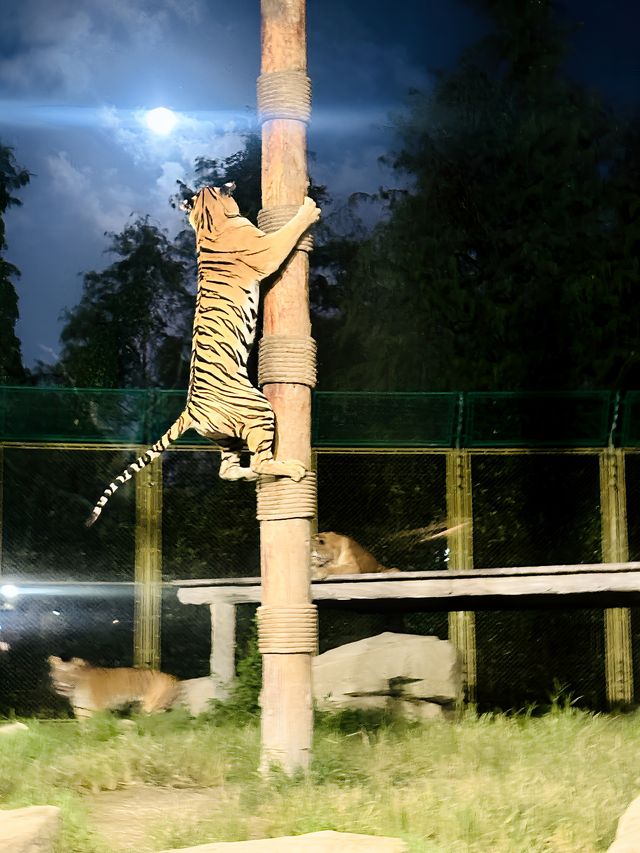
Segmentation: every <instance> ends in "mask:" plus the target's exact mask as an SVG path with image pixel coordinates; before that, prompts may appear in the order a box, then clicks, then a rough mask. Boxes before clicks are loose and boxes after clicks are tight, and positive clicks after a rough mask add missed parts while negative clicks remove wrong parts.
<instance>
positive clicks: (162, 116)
mask: <svg viewBox="0 0 640 853" xmlns="http://www.w3.org/2000/svg"><path fill="white" fill-rule="evenodd" d="M144 120H145V124H146V125H147V127H148V128H149V130H151V131H152V132H153V133H157V134H158V135H159V136H166V135H167V134H168V133H171V131H172V130H173V128H174V127H175V126H176V121H177V118H176V115H175V113H174V112H172V111H171V110H168V109H167V108H166V107H156V108H155V110H149V111H148V112H147V113H145V116H144Z"/></svg>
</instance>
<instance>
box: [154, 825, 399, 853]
mask: <svg viewBox="0 0 640 853" xmlns="http://www.w3.org/2000/svg"><path fill="white" fill-rule="evenodd" d="M178 851H179V853H236V851H237V853H243V851H246V853H406V851H407V845H406V844H405V843H404V841H401V840H400V839H399V838H387V837H382V836H378V835H354V834H353V833H351V832H333V831H332V830H328V831H325V832H311V833H308V834H307V835H287V836H283V837H281V838H265V839H260V840H259V841H216V842H214V843H213V844H199V845H198V846H197V847H180V848H176V849H174V850H162V851H160V853H178Z"/></svg>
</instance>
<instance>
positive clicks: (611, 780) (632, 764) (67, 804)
mask: <svg viewBox="0 0 640 853" xmlns="http://www.w3.org/2000/svg"><path fill="white" fill-rule="evenodd" d="M25 722H27V724H28V726H29V732H28V733H22V734H18V735H15V736H10V737H6V738H3V739H0V803H1V804H2V806H3V807H5V808H10V807H19V806H24V805H30V804H36V803H51V804H54V805H59V806H60V807H61V808H62V812H63V821H64V824H63V826H64V828H63V837H62V839H61V842H60V851H64V853H106V851H107V850H110V851H113V849H114V848H113V846H110V845H109V844H108V843H107V842H106V841H105V840H103V839H100V837H99V836H98V835H97V834H96V833H95V832H94V830H93V829H92V826H91V822H90V818H89V815H88V809H87V801H88V795H89V794H90V793H91V792H96V791H102V790H114V789H117V788H122V787H125V786H127V785H129V784H130V783H133V782H139V783H145V784H147V785H154V786H170V787H171V786H173V787H181V788H185V787H187V788H188V787H194V788H207V789H214V790H215V796H212V798H211V808H210V810H209V809H208V811H207V819H206V820H201V821H191V822H189V821H186V820H180V821H178V820H176V819H175V818H174V819H172V818H170V817H165V818H164V819H163V821H161V822H160V823H159V824H158V825H157V826H156V827H155V828H154V830H153V833H152V835H151V837H150V838H149V839H148V842H147V843H148V847H146V848H144V850H158V849H162V848H163V847H172V846H187V845H191V844H198V843H204V842H206V841H238V840H245V839H247V838H255V837H272V836H277V835H293V834H301V833H305V832H313V831H317V830H320V829H335V830H341V831H345V832H361V833H371V834H374V835H391V836H397V837H400V838H403V839H404V840H405V841H406V842H407V844H408V848H409V850H410V851H411V853H456V851H460V853H462V851H465V853H476V851H477V853H486V851H491V853H507V851H508V853H519V851H522V853H525V851H526V852H527V853H537V851H540V853H543V851H544V853H550V851H553V853H572V851H576V853H578V852H579V853H591V851H604V850H606V849H607V847H608V846H609V844H610V843H611V842H612V840H613V836H614V834H615V829H616V824H617V820H618V818H619V816H620V814H621V813H622V812H623V811H624V809H625V808H626V806H627V805H628V803H629V802H630V800H631V799H633V797H635V796H636V795H638V793H640V763H639V762H638V758H637V756H638V752H639V750H640V713H632V714H628V715H617V716H616V715H610V716H608V715H594V714H589V713H586V712H582V711H579V710H576V709H575V708H571V707H567V708H564V709H558V708H556V709H555V710H554V711H552V712H551V713H548V714H546V715H544V716H540V717H533V716H530V715H526V714H522V715H512V716H505V715H486V716H481V717H476V716H475V715H473V714H470V713H469V714H467V715H466V716H464V717H463V718H462V719H461V720H460V721H459V722H457V723H444V722H432V723H429V724H424V725H418V724H415V725H409V724H403V723H400V722H393V721H388V720H386V721H385V720H381V719H372V718H367V717H364V716H362V715H361V716H358V715H353V714H351V715H343V716H341V717H322V718H320V720H319V721H318V725H317V727H316V737H315V745H314V758H313V763H312V767H311V770H310V772H309V773H308V774H306V775H303V776H300V778H297V779H294V780H290V779H287V778H286V777H284V776H282V775H279V774H277V773H276V774H273V775H272V776H270V777H269V778H267V779H264V778H262V777H261V776H260V775H259V774H258V773H257V772H256V767H257V765H258V761H259V752H260V742H259V740H260V735H259V724H258V722H257V721H256V720H255V718H251V717H245V718H244V719H242V720H238V719H233V718H232V717H231V716H229V715H228V714H220V713H218V714H213V715H210V716H209V717H201V718H199V719H197V720H195V721H192V720H189V719H188V718H186V717H183V716H181V715H180V714H177V713H175V712H172V713H170V714H166V715H162V716H157V717H151V718H147V719H145V718H136V719H135V725H134V726H133V727H131V728H128V729H124V730H123V729H122V727H121V725H120V724H119V722H118V721H117V720H116V719H114V718H109V717H102V718H96V719H95V720H93V721H91V722H90V723H89V724H88V725H86V726H80V725H78V724H77V723H75V722H67V723H62V722H57V723H56V722H38V721H37V720H27V721H25ZM134 819H135V818H134V817H132V821H133V820H134ZM136 850H137V851H139V853H143V848H142V847H139V846H138V847H136Z"/></svg>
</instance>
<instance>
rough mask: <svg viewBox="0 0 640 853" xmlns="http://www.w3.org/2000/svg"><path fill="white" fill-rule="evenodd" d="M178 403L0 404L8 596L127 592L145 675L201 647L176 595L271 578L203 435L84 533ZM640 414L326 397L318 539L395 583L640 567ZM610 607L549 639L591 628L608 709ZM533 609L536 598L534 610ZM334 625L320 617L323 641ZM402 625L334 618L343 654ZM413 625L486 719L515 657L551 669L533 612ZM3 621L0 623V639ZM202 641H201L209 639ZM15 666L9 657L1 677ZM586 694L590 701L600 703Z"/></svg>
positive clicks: (613, 638)
mask: <svg viewBox="0 0 640 853" xmlns="http://www.w3.org/2000/svg"><path fill="white" fill-rule="evenodd" d="M183 403H184V393H183V392H167V391H160V390H148V391H143V390H135V389H134V390H91V389H85V390H81V389H66V388H55V389H52V388H24V387H19V388H16V387H2V388H0V571H1V572H2V575H3V579H2V583H7V582H8V581H18V582H19V581H30V582H35V581H41V582H43V583H44V582H45V581H55V580H56V579H57V580H62V579H65V580H75V581H79V582H87V581H88V580H89V579H93V580H96V581H103V582H105V581H116V580H118V581H123V582H131V581H133V582H134V583H133V586H132V589H133V590H134V592H135V595H134V600H133V607H132V617H131V618H132V621H133V624H132V635H133V636H132V638H131V655H132V660H133V661H134V662H135V663H136V664H137V665H143V666H148V665H158V664H159V662H160V660H161V651H162V659H163V660H164V661H171V663H173V662H174V661H175V659H176V656H177V655H178V649H179V650H180V654H181V655H184V654H186V652H185V647H183V646H181V645H180V644H179V641H177V640H176V639H175V637H176V636H177V634H176V631H177V626H178V624H180V625H182V627H183V628H185V626H186V629H187V630H189V629H190V625H191V622H192V621H193V616H181V615H179V614H178V612H177V611H175V610H174V611H171V608H170V607H169V605H168V604H167V598H166V595H167V586H166V582H171V581H182V580H185V581H186V580H189V579H191V580H192V579H194V578H203V577H216V576H218V577H234V576H235V577H244V576H246V575H251V574H257V572H258V563H257V553H258V545H257V531H256V530H255V528H256V525H255V493H254V492H253V490H251V489H247V488H246V486H245V489H244V491H243V490H242V489H241V488H238V489H235V488H234V486H235V484H231V485H229V484H220V483H218V481H217V480H216V478H215V471H214V460H215V459H216V455H215V454H212V451H211V448H210V446H209V445H208V444H207V443H206V442H205V441H204V440H202V439H200V438H199V437H198V436H196V435H191V434H187V437H186V438H182V439H181V440H180V441H179V442H178V443H177V444H176V446H175V447H174V448H173V449H172V450H170V451H169V452H168V453H166V454H165V456H164V458H163V459H160V460H157V461H156V462H155V463H154V465H153V466H150V467H149V468H147V469H146V470H145V472H143V475H142V476H141V475H138V477H137V478H136V483H135V488H132V486H131V484H130V485H129V486H128V487H124V488H123V489H122V490H121V491H120V492H119V493H118V494H117V495H116V497H114V499H113V500H112V501H111V502H110V505H109V507H108V509H107V510H106V511H105V513H104V516H103V518H101V520H100V524H99V525H96V526H95V528H94V529H92V530H91V531H85V530H84V528H83V527H82V521H83V519H84V517H85V515H86V514H88V510H89V509H90V507H91V506H92V504H93V502H94V500H95V498H96V497H97V495H98V494H100V492H101V491H102V488H103V487H104V484H105V483H107V482H110V481H111V480H112V479H113V477H114V475H115V474H117V473H119V471H120V470H121V469H122V468H124V466H125V465H126V464H128V463H129V462H130V461H131V460H132V458H134V457H135V456H136V455H137V454H138V453H139V450H140V448H141V447H147V446H148V445H150V444H151V443H152V442H153V441H155V440H156V439H157V437H158V436H159V435H160V434H161V433H162V432H163V431H164V430H165V429H166V427H167V426H168V425H169V424H170V423H171V422H172V421H173V419H174V418H175V417H176V415H177V414H178V413H179V412H180V411H181V409H182V405H183ZM639 405H640V394H639V393H638V392H628V393H627V394H625V395H620V394H613V393H611V394H610V393H599V392H579V393H574V394H567V395H559V394H546V395H544V394H520V395H517V394H498V393H494V394H490V393H468V394H453V393H452V394H370V393H359V394H347V393H335V394H332V393H326V392H324V393H323V392H321V393H316V394H315V395H314V405H313V446H314V448H315V450H314V456H315V467H316V469H317V476H318V490H319V509H318V513H319V518H318V524H319V528H320V529H325V530H326V529H337V530H339V532H343V533H347V534H350V535H353V536H354V537H355V538H356V539H358V541H361V542H362V543H363V544H365V545H366V546H367V547H369V548H370V549H371V550H374V553H376V556H377V557H378V559H379V560H380V561H381V562H383V563H385V565H391V566H393V567H398V568H401V569H406V570H421V571H425V570H431V569H434V570H442V569H446V570H448V571H449V572H451V573H453V572H456V571H457V572H464V571H468V570H470V569H472V568H473V566H474V565H478V566H482V567H483V568H500V567H503V568H509V567H513V566H518V565H520V566H522V565H534V564H540V565H542V564H547V565H550V564H553V563H555V564H572V565H574V564H575V565H579V564H591V563H597V562H603V563H626V562H628V561H629V560H637V559H639V558H640V502H638V499H637V497H636V495H637V494H638V489H637V488H636V485H640V455H639V454H640V451H639V449H638V448H640V429H639V428H638V427H637V426H636V425H637V424H638V423H639V422H640V421H639V419H638V417H637V415H638V414H640V412H639V411H638V407H639ZM194 501H197V502H198V506H199V507H200V509H201V507H202V504H203V503H204V504H205V505H206V507H207V509H206V511H205V512H204V513H203V512H201V511H199V513H198V515H203V516H204V520H203V521H202V523H200V522H198V524H199V525H200V526H198V524H196V522H195V521H194V520H193V518H192V516H193V515H194V513H193V512H192V507H193V504H194ZM434 520H436V521H439V522H441V524H442V526H443V527H444V526H446V527H448V528H449V529H450V532H449V534H448V536H447V537H446V538H444V539H443V538H435V539H429V538H423V539H421V538H420V537H421V535H422V534H421V533H420V531H423V532H424V531H425V529H426V533H425V537H428V536H429V530H428V528H429V525H430V522H432V521H434ZM416 531H418V532H417V533H416ZM403 537H404V538H403ZM163 582H164V585H163ZM314 586H316V585H314ZM609 603H610V600H609V599H607V598H606V597H603V598H602V599H601V603H596V604H594V603H593V602H591V603H590V605H589V607H590V609H589V610H585V611H580V612H578V611H575V613H574V612H573V611H570V610H569V609H566V611H563V612H562V613H559V614H555V615H554V614H552V621H553V619H556V617H557V620H558V625H559V626H560V627H559V628H558V630H562V631H564V632H565V635H566V637H567V639H569V635H570V634H571V633H573V632H574V627H575V625H576V624H577V622H576V621H575V620H580V619H583V616H584V619H583V621H584V623H585V625H588V626H590V627H589V628H588V629H585V631H586V633H585V634H584V637H583V639H584V638H586V641H587V642H588V643H589V650H588V652H587V654H586V657H585V652H584V649H582V650H581V654H580V655H578V654H577V653H576V655H575V660H576V661H577V662H578V663H576V665H582V664H581V661H582V659H583V658H585V660H586V661H587V663H588V658H591V659H592V661H594V663H592V664H591V665H592V667H593V668H594V672H595V675H594V680H597V679H599V678H600V675H599V673H600V659H602V676H601V677H602V684H603V694H604V700H605V701H606V704H608V705H609V706H613V705H626V704H629V703H631V702H633V701H634V699H635V693H634V675H635V680H636V681H637V680H638V675H639V673H638V671H637V667H638V658H639V657H640V655H639V654H638V651H640V650H639V649H638V642H639V639H640V637H639V632H638V627H637V624H636V621H635V620H634V614H635V612H636V611H635V608H633V607H631V608H630V607H627V606H618V602H615V603H616V606H611V607H606V608H605V609H604V616H602V613H603V611H602V607H603V606H604V605H605V604H609ZM1 606H2V601H0V607H1ZM220 606H221V607H222V606H223V605H220ZM536 606H538V605H535V604H534V603H532V601H531V600H528V603H527V607H528V608H535V607H536ZM572 606H573V607H575V606H577V605H576V604H575V603H574V604H573V605H572ZM163 607H164V611H165V612H164V614H163V616H162V624H161V612H162V609H163ZM182 609H183V610H186V611H189V612H190V613H191V614H193V610H194V608H182ZM199 609H200V608H196V610H199ZM328 612H329V611H321V614H320V616H321V632H322V620H323V618H329V617H328V616H326V614H327V613H328ZM394 612H395V611H394ZM345 613H348V619H347V618H346V617H345V615H344V614H345ZM389 613H391V611H389V612H388V613H387V611H384V613H383V614H382V615H378V616H377V615H376V614H372V613H371V612H369V611H366V612H365V611H362V612H360V611H358V610H357V609H355V610H352V609H349V610H344V611H335V612H332V614H331V618H332V619H334V623H332V627H331V630H330V631H329V633H330V634H331V640H332V641H333V640H336V638H339V639H340V641H347V640H348V639H349V637H350V636H351V634H350V632H351V633H353V632H355V628H356V626H357V625H360V626H361V628H362V630H363V631H365V630H367V631H369V632H370V633H371V632H372V627H371V626H372V625H373V626H375V625H377V624H382V625H384V626H387V624H390V623H389V619H391V616H389ZM323 614H324V615H323ZM385 614H387V615H385ZM9 615H10V614H9ZM227 616H229V614H228V613H227ZM574 617H575V620H574V621H573V622H571V621H570V620H571V619H574ZM42 618H44V617H42ZM51 618H53V617H51ZM395 618H396V616H395V615H394V616H393V619H395ZM398 618H400V617H398ZM545 618H547V617H545ZM181 619H183V620H184V621H183V622H181V621H180V620H181ZM376 619H377V620H378V622H376ZM393 619H392V620H391V621H393ZM402 619H403V620H404V622H403V624H404V625H405V626H406V625H408V626H409V627H408V628H407V629H408V630H414V631H415V630H418V631H422V630H435V631H436V632H439V633H442V632H443V631H444V633H445V634H446V633H447V632H448V635H449V636H450V638H451V639H452V641H453V642H454V643H455V644H456V645H457V646H458V648H459V649H460V652H461V655H462V659H463V663H464V670H465V678H466V682H467V697H468V699H469V700H471V701H475V699H476V698H477V697H478V693H480V694H482V691H483V690H484V691H485V700H484V701H485V703H486V702H487V701H488V700H487V698H486V695H487V694H486V684H487V683H488V682H491V684H494V682H495V683H496V684H497V685H498V686H497V687H496V689H495V691H494V693H492V694H491V701H493V696H494V695H496V696H497V695H499V693H500V684H499V683H498V682H500V681H502V682H504V683H506V682H508V681H509V680H510V679H513V678H514V677H515V676H516V675H518V673H517V672H516V671H515V670H516V667H517V666H518V663H517V661H520V660H521V658H520V654H521V653H522V655H525V656H526V654H528V653H530V654H531V655H532V656H533V655H538V654H539V652H540V649H539V648H536V650H535V651H533V652H529V650H526V649H524V644H525V643H526V642H530V641H531V637H532V636H534V634H535V635H536V636H537V634H536V631H537V629H534V627H532V629H531V630H532V632H533V633H531V634H530V635H529V636H528V638H527V639H526V640H525V639H524V634H522V636H521V634H520V633H519V632H520V627H519V626H521V625H522V624H524V623H527V624H529V623H530V624H531V626H535V625H536V624H537V623H536V618H535V614H534V610H532V609H527V610H523V611H521V612H520V613H518V614H515V615H513V614H512V615H511V616H510V615H509V614H508V613H502V612H500V613H495V612H491V611H485V610H484V609H483V610H481V611H478V610H477V609H476V610H469V609H463V610H451V611H450V612H449V613H448V616H446V611H445V623H444V625H445V627H444V628H442V626H441V622H440V621H439V620H440V615H439V613H435V611H434V613H433V614H432V615H431V616H429V615H428V613H426V611H425V612H422V613H411V614H409V615H405V616H403V617H402ZM563 619H565V623H566V624H565V623H563V622H562V620H563ZM601 619H602V627H601V628H600V620H601ZM167 620H169V621H167ZM172 620H173V621H172ZM341 620H342V621H341ZM478 620H479V621H478ZM567 620H569V621H567ZM6 621H7V620H6V619H5V618H3V613H2V612H1V611H0V624H2V623H4V622H6ZM112 621H114V622H115V621H119V620H117V619H115V617H114V620H112ZM227 621H229V619H227ZM447 621H448V628H447V627H446V623H447ZM548 621H549V620H548V618H547V623H548ZM427 622H428V623H429V625H427ZM365 623H366V628H365ZM47 624H48V623H47ZM336 624H337V625H338V630H337V631H336V629H335V625H336ZM434 624H435V625H436V628H435V629H434V628H433V627H430V626H433V625H434ZM562 625H565V627H562ZM567 626H570V627H567ZM3 630H6V629H5V626H4V625H2V627H0V649H2V648H3V646H2V645H1V643H2V642H3ZM113 630H115V628H114V629H113ZM198 630H199V631H200V634H199V636H200V637H203V636H206V632H207V631H208V630H209V629H208V628H206V626H202V627H201V628H198ZM234 630H235V627H234ZM374 630H375V628H374ZM580 630H582V629H580ZM171 631H173V632H174V633H173V634H171ZM579 632H580V631H578V633H579ZM324 633H325V639H324V640H322V637H321V646H322V644H323V643H324V644H325V645H326V643H327V642H328V640H327V638H326V636H327V631H325V632H324ZM538 633H540V632H538ZM600 634H602V639H600ZM169 635H171V637H172V641H171V643H170V644H168V645H167V642H166V639H164V640H163V636H164V637H165V638H166V637H167V636H169ZM48 636H49V635H48ZM563 636H564V635H563ZM582 636H583V635H582V634H581V637H582ZM60 637H61V638H62V634H61V635H60ZM539 639H540V642H543V641H544V638H539ZM60 642H62V639H60ZM68 642H69V643H70V644H71V640H69V641H68ZM105 642H106V641H105ZM564 642H565V641H564V639H562V643H561V645H563V644H564ZM185 643H186V640H185ZM601 643H602V648H601ZM186 646H188V644H187V643H186ZM69 647H71V645H70V646H69ZM58 648H59V646H58ZM500 648H503V649H509V657H510V659H512V660H513V663H510V662H509V660H507V659H506V657H505V660H504V661H503V670H504V671H503V672H502V674H499V673H498V674H496V672H495V670H492V669H491V666H492V665H493V664H492V663H491V660H492V659H493V658H495V655H496V651H500ZM634 648H635V650H636V654H635V655H634V654H633V651H634ZM543 651H545V650H543ZM556 651H558V653H560V652H564V650H563V649H559V650H557V649H556ZM545 653H546V652H545ZM10 654H11V653H10V652H0V668H1V667H2V666H3V665H8V664H6V661H7V660H8V658H9V657H10ZM505 655H506V652H505ZM105 657H108V655H106V656H105ZM204 658H206V659H207V660H208V649H207V651H206V654H205V655H204ZM119 659H120V658H119ZM572 660H573V658H572ZM3 661H4V664H3ZM125 662H126V661H125ZM595 662H597V663H595ZM585 665H586V664H585ZM227 667H228V662H227ZM509 667H511V669H509ZM174 668H175V667H174ZM0 674H1V673H0ZM198 674H204V673H202V672H199V673H198ZM589 677H591V676H589ZM578 680H579V679H578ZM589 683H591V682H589ZM483 685H484V686H483ZM492 690H493V687H492ZM592 693H593V696H594V697H595V699H594V701H595V702H597V701H598V696H599V695H600V693H599V687H598V688H596V687H594V688H593V691H592ZM590 695H591V694H590ZM481 698H482V696H481Z"/></svg>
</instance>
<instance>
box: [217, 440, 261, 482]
mask: <svg viewBox="0 0 640 853" xmlns="http://www.w3.org/2000/svg"><path fill="white" fill-rule="evenodd" d="M216 443H217V444H218V446H219V447H220V472H219V473H220V477H222V479H223V480H257V479H258V475H257V474H256V472H255V471H252V470H251V468H247V467H245V466H244V465H241V464H240V451H241V450H242V449H243V443H242V441H241V440H239V439H224V438H223V439H218V440H217V442H216Z"/></svg>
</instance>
